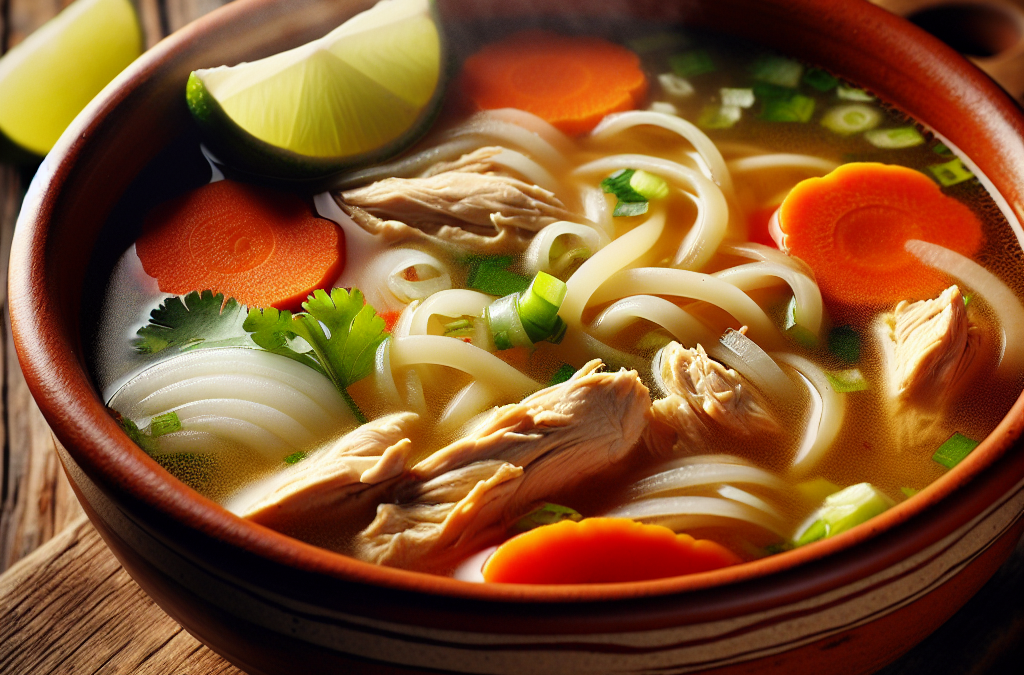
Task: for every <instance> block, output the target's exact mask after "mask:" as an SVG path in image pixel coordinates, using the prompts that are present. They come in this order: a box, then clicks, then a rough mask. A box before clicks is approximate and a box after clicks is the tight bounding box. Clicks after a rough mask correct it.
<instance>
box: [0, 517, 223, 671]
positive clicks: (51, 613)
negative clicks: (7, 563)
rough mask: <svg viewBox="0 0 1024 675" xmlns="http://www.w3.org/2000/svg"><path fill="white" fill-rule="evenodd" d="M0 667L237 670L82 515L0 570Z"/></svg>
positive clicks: (22, 669)
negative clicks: (142, 583) (168, 608)
mask: <svg viewBox="0 0 1024 675" xmlns="http://www.w3.org/2000/svg"><path fill="white" fill-rule="evenodd" d="M0 673H4V674H5V675H8V674H10V675H13V674H15V673H32V674H33V675H49V674H51V673H52V674H56V673H78V674H80V675H101V674H102V675H115V674H117V675H124V674H126V673H136V674H138V675H241V671H239V670H238V669H237V668H235V667H233V666H231V665H230V664H228V663H227V662H225V661H224V660H223V659H221V658H220V657H219V656H217V655H216V654H214V653H213V652H211V651H210V650H209V649H207V648H206V647H204V646H203V645H201V644H200V643H199V642H197V641H196V640H195V638H193V637H192V636H190V635H189V634H188V633H186V632H185V631H183V630H182V629H181V627H180V626H178V625H177V624H176V623H175V622H174V621H173V620H172V619H171V618H170V617H168V616H167V615H166V614H164V613H163V612H162V611H160V609H159V608H158V607H157V606H156V605H155V604H154V603H153V601H152V600H150V599H149V597H148V596H147V595H146V594H145V593H143V592H142V589H140V588H139V587H138V586H137V585H136V584H135V582H134V581H132V580H131V578H130V577H129V576H128V574H127V573H126V572H125V571H124V570H123V569H122V568H121V566H120V565H119V564H118V562H117V560H116V559H115V558H114V556H113V555H112V554H111V553H110V551H109V550H108V549H107V547H106V545H105V544H104V543H103V541H102V540H101V539H100V537H99V535H98V534H97V533H96V530H95V529H93V527H92V525H90V524H89V522H88V521H87V520H86V519H85V518H84V517H82V518H80V519H78V520H76V521H75V522H74V523H73V524H72V525H71V526H70V527H68V528H67V529H65V530H64V531H63V532H62V533H61V534H60V535H58V536H57V537H55V538H53V539H52V540H50V541H49V542H48V543H47V544H45V545H44V546H43V547H42V548H40V549H39V550H38V551H36V552H35V553H34V554H33V555H31V556H29V557H28V558H25V559H24V560H22V561H21V562H19V563H18V564H16V565H15V566H14V567H12V568H11V569H10V570H8V571H7V572H6V573H5V574H3V575H0Z"/></svg>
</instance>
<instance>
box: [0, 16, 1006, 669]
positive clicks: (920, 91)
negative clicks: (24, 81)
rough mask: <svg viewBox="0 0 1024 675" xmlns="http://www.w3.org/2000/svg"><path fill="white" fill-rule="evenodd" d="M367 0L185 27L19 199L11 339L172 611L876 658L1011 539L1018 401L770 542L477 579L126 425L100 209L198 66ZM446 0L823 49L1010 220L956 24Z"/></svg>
mask: <svg viewBox="0 0 1024 675" xmlns="http://www.w3.org/2000/svg"><path fill="white" fill-rule="evenodd" d="M367 4H368V3H366V2H356V1H349V0H335V1H327V0H324V1H317V0H287V1H285V0H280V1H279V0H238V1H237V2H234V3H232V4H230V5H227V6H225V7H224V8H222V9H220V10H218V11H216V12H214V13H212V14H210V15H209V16H207V17H206V18H204V19H202V20H200V21H198V22H196V23H194V24H192V25H190V26H188V27H186V28H185V29H183V30H182V31H180V32H178V33H177V34H175V35H173V36H172V37H170V38H168V39H167V40H165V41H163V42H162V43H160V44H159V45H158V46H157V47H155V48H154V49H153V50H151V51H150V52H148V53H147V54H145V55H144V56H143V57H142V58H141V59H140V60H139V61H137V62H136V63H135V64H134V65H132V66H131V67H130V68H129V69H128V70H127V71H126V72H125V73H123V74H122V75H121V76H120V77H118V79H117V80H115V81H114V82H113V83H112V84H111V85H110V86H109V87H107V88H106V89H105V90H104V91H103V93H102V94H101V95H100V96H99V97H98V98H97V99H96V100H95V101H93V102H92V104H91V105H90V106H89V107H88V108H87V109H86V110H85V112H83V114H82V115H80V116H79V117H78V119H77V120H75V122H74V124H73V125H72V127H71V128H70V129H69V130H68V131H67V133H65V134H64V136H63V137H62V138H61V140H60V142H59V143H58V144H57V147H56V148H55V149H54V150H53V151H52V152H51V153H50V155H49V156H48V157H47V158H46V161H45V162H44V163H43V165H42V167H41V168H40V170H39V174H38V175H37V177H36V179H35V180H34V182H33V183H32V186H31V189H30V190H29V193H28V195H27V196H26V198H25V202H24V207H23V210H22V213H21V218H20V220H19V222H18V226H17V233H16V238H15V242H14V249H13V254H12V261H11V279H10V299H11V300H10V301H11V314H12V322H13V334H14V339H15V344H16V347H17V350H18V355H19V357H20V359H21V363H22V366H23V368H24V370H25V375H26V378H27V380H28V383H29V386H30V387H31V389H32V392H33V394H34V395H35V397H36V399H37V401H38V402H39V406H40V408H41V409H42V411H43V413H44V414H45V415H46V418H47V420H48V421H49V423H50V425H51V426H52V428H53V431H54V434H55V435H56V437H57V439H58V440H59V442H60V445H61V446H62V450H61V451H60V457H61V460H62V462H63V463H64V466H65V468H66V470H67V473H68V476H69V477H70V479H71V482H72V484H73V485H74V487H75V490H76V492H77V494H78V496H79V498H80V499H81V501H82V503H83V505H84V507H85V509H86V511H87V512H88V514H89V516H90V518H91V519H92V521H93V523H94V524H95V526H96V528H97V529H98V530H99V531H100V533H101V534H102V535H103V537H104V539H105V540H106V542H107V543H108V545H109V546H110V548H111V549H112V550H113V551H114V553H115V554H116V555H117V557H118V559H119V560H120V561H121V563H122V564H123V565H124V567H125V568H126V569H127V570H128V571H129V573H130V574H131V575H132V576H133V577H134V578H135V579H136V580H137V581H138V583H139V584H140V585H141V586H142V587H143V588H144V589H145V590H146V592H148V593H149V594H150V595H151V596H152V597H153V598H154V599H155V600H156V601H157V603H158V604H159V605H160V606H161V607H162V608H163V609H164V610H166V611H167V613H168V614H170V615H171V616H172V617H173V618H174V619H175V620H177V621H178V622H180V623H181V624H182V625H183V626H184V627H185V628H186V629H187V630H188V631H189V632H190V633H192V634H193V635H195V636H196V637H197V638H199V639H200V640H201V641H203V642H204V643H206V644H208V645H209V646H210V647H211V648H213V649H214V650H215V651H217V652H219V653H220V654H222V655H223V656H225V657H226V658H227V659H228V660H230V661H231V662H233V663H235V664H236V665H238V666H239V667H241V668H243V669H244V670H246V671H247V672H249V673H253V674H258V673H259V674H268V675H269V674H272V673H273V674H282V673H308V672H375V673H405V672H427V671H429V672H438V671H442V672H469V673H509V674H511V673H515V674H517V675H518V674H520V673H535V674H536V673H568V672H572V673H612V672H614V673H655V672H659V673H685V672H696V671H714V672H729V673H748V672H757V673H759V674H760V675H767V674H769V673H789V674H792V673H802V672H807V673H818V672H830V673H861V672H868V671H871V670H873V669H875V668H878V667H880V666H882V665H883V664H885V663H887V662H889V661H891V660H893V659H894V658H896V657H897V656H898V655H899V654H901V653H903V652H904V651H906V650H907V649H909V648H910V647H911V646H912V645H913V644H915V643H916V642H917V641H919V640H921V639H922V638H923V637H924V636H925V635H927V634H928V633H929V632H931V631H932V630H934V629H935V628H936V627H937V626H939V625H940V624H941V623H942V622H943V621H944V620H945V619H946V618H948V617H949V616H950V615H952V614H953V612H954V611H955V610H956V609H957V608H958V607H960V606H961V605H962V604H963V603H964V602H965V601H966V600H967V599H968V598H969V597H970V596H971V595H972V594H973V593H974V592H975V591H976V590H977V589H978V588H979V587H980V586H981V585H982V584H983V583H984V581H985V580H986V579H987V578H988V577H989V576H990V575H991V574H992V573H993V572H994V571H995V570H996V569H997V568H998V566H999V565H1000V564H1001V563H1002V561H1004V560H1005V559H1006V558H1007V556H1008V555H1009V552H1010V550H1011V548H1012V546H1013V544H1014V543H1015V542H1016V541H1017V539H1018V538H1019V537H1020V535H1021V532H1022V529H1024V521H1022V520H1021V514H1022V511H1024V449H1022V447H1021V445H1020V442H1019V438H1020V435H1021V431H1022V424H1024V400H1018V401H1017V402H1016V404H1015V405H1014V406H1013V409H1012V410H1011V412H1010V414H1009V415H1008V416H1007V417H1006V418H1005V419H1004V420H1003V421H1002V423H1001V424H1000V425H999V426H998V428H996V430H995V431H994V432H993V433H992V434H991V435H990V436H989V437H988V438H987V439H985V440H984V441H983V442H982V444H981V445H980V446H979V447H978V448H977V450H976V451H975V452H974V453H972V454H971V455H970V456H969V457H968V458H967V459H966V460H965V461H964V462H963V463H962V464H961V465H960V466H958V467H957V469H956V470H955V471H951V472H949V473H948V474H946V475H945V476H944V477H942V478H941V479H939V480H938V481H936V482H935V483H933V484H932V485H930V486H929V487H928V488H926V489H925V490H923V491H922V492H921V493H920V494H918V495H917V496H915V497H914V498H912V499H910V500H908V501H906V502H904V503H902V504H900V505H899V506H897V507H895V508H893V509H891V510H890V511H888V512H886V513H885V514H883V515H881V516H879V517H877V518H875V519H873V520H871V521H870V522H868V523H866V524H865V525H862V526H860V527H857V528H854V529H852V530H850V531H848V532H846V533H843V534H841V535H839V536H836V537H834V538H832V539H828V540H825V541H822V542H819V543H815V544H812V545H809V546H806V547H804V548H800V549H797V550H794V551H791V552H788V553H784V554H780V555H776V556H773V557H770V558H766V559H763V560H760V561H758V562H753V563H747V564H743V565H739V566H736V567H733V568H727V569H723V570H719V571H716V572H711V573H705V574H698V575H692V576H688V577H679V578H670V579H662V580H658V581H650V582H644V583H630V584H609V585H592V586H553V587H526V586H522V587H519V586H505V585H474V584H467V583H463V582H459V581H456V580H453V579H449V578H442V577H436V576H428V575H423V574H418V573H413V572H406V571H401V570H394V569H387V568H381V567H375V566H372V565H368V564H365V563H361V562H358V561H356V560H352V559H349V558H346V557H344V556H341V555H337V554H334V553H330V552H328V551H325V550H321V549H317V548H315V547H312V546H309V545H306V544H303V543H301V542H298V541H295V540H292V539H289V538H287V537H285V536H282V535H280V534H277V533H275V532H273V531H270V530H267V529H264V528H262V527H260V526H258V525H254V524H251V523H249V522H246V521H243V520H240V519H238V518H236V517H234V516H232V515H231V514H229V513H228V512H226V511H224V510H223V509H221V508H220V507H219V506H217V505H216V504H214V503H213V502H211V501H209V500H207V499H204V498H203V497H201V496H199V495H198V494H196V493H195V492H193V491H192V490H190V489H188V488H186V487H185V486H184V485H182V484H180V483H178V482H177V481H176V480H175V479H173V478H171V477H170V476H169V475H168V474H167V473H165V472H164V471H163V470H162V469H161V468H160V467H159V466H158V465H157V464H156V463H155V462H153V461H152V460H151V459H150V458H149V457H148V456H146V455H145V454H144V453H142V452H141V451H140V450H139V449H138V448H136V447H135V446H134V445H133V444H132V443H131V442H130V441H129V440H128V438H127V437H126V436H124V435H123V434H122V433H121V431H120V429H119V428H118V426H117V424H116V423H115V422H114V421H113V420H112V419H111V418H110V417H109V416H108V415H107V413H106V412H105V410H104V406H103V401H102V400H101V399H100V397H99V395H98V393H97V389H96V387H95V386H94V383H93V382H92V381H91V380H90V378H89V376H88V374H87V369H86V365H85V363H84V358H85V356H84V355H85V354H86V349H85V348H84V345H85V344H87V341H86V340H85V339H84V338H83V336H84V335H87V334H88V330H89V325H90V324H89V319H90V318H91V314H90V312H89V311H87V309H84V308H86V307H87V306H88V300H89V298H88V297H85V295H86V292H85V291H84V290H83V289H85V288H87V284H86V279H87V276H88V272H89V269H90V264H94V263H91V261H93V260H94V257H95V256H94V253H96V252H99V254H102V252H103V251H104V250H105V248H110V247H111V245H112V244H111V242H110V241H108V240H107V239H106V237H105V235H104V236H101V230H102V228H103V226H104V223H106V222H107V221H108V219H109V218H111V217H112V212H113V211H114V209H115V205H117V204H119V203H120V202H121V200H122V196H123V195H124V194H126V192H129V193H130V191H131V189H133V188H132V186H133V185H139V184H140V183H138V182H137V181H142V180H143V179H144V177H145V174H146V171H148V170H149V169H148V168H147V167H149V166H151V164H152V163H153V161H154V159H155V158H158V157H160V158H165V159H166V158H168V157H171V158H173V156H174V149H175V148H176V147H179V146H180V145H181V144H182V142H191V141H192V140H194V134H195V131H194V130H193V128H192V125H191V122H190V120H189V115H188V111H187V110H186V107H185V103H184V96H183V93H184V84H185V81H186V79H187V77H188V74H189V72H190V71H191V70H192V69H195V68H199V67H206V66H210V65H214V64H221V63H228V64H232V63H237V62H239V61H242V60H251V59H253V58H257V57H262V56H265V55H268V54H271V53H273V52H276V51H279V50H281V49H284V48H287V47H291V46H294V45H296V44H299V43H302V42H305V41H307V40H310V39H312V38H315V37H318V36H319V35H321V34H323V33H324V32H326V31H327V30H328V29H329V28H330V27H332V26H334V25H337V24H338V23H340V22H341V21H342V20H344V19H345V18H347V17H348V16H350V15H352V14H354V13H355V12H356V11H359V10H361V9H363V8H365V6H366V5H367ZM440 4H441V5H442V9H443V10H444V11H446V12H454V13H460V14H462V15H467V16H468V15H481V14H484V13H492V14H496V15H499V16H504V15H516V14H521V13H526V12H530V11H542V12H551V13H567V12H575V13H584V14H593V15H603V16H613V17H614V16H617V15H638V14H639V15H641V16H649V17H656V18H668V19H673V20H682V19H685V20H687V21H689V22H692V23H693V24H694V25H701V26H709V27H714V28H717V29H719V30H724V31H726V32H731V33H734V34H737V35H740V36H743V37H746V38H749V39H753V40H755V41H759V42H761V43H763V44H765V45H766V46H768V47H772V48H775V49H778V50H780V51H783V52H786V53H789V54H791V55H793V56H795V57H797V58H800V59H803V60H805V61H807V62H809V63H813V64H819V65H822V66H824V67H827V68H828V69H830V70H832V71H834V72H836V73H839V74H842V75H844V76H846V77H847V78H849V79H850V80H852V81H854V82H857V83H859V84H861V85H863V86H865V87H867V88H868V89H870V90H871V91H873V92H875V93H876V94H877V95H878V96H879V97H880V98H881V99H883V100H884V101H887V102H890V103H892V104H894V105H895V106H897V107H898V108H900V109H902V110H904V111H906V112H907V113H909V114H910V115H912V116H913V117H915V118H916V119H918V120H920V121H921V122H922V123H923V124H924V125H926V126H927V127H929V128H931V129H934V130H935V131H936V133H937V134H939V135H940V137H941V138H943V139H944V140H945V142H947V144H948V145H950V146H953V147H956V148H959V149H960V150H961V151H962V152H963V153H964V154H965V155H966V156H967V157H969V158H970V159H971V162H972V165H971V168H972V169H973V170H974V171H975V172H976V173H977V174H978V175H979V176H982V177H983V179H984V180H986V181H987V182H988V184H989V186H990V188H992V190H993V193H994V194H995V195H996V199H997V201H998V202H999V205H1000V206H1001V207H1002V208H1003V210H1004V211H1005V213H1006V216H1007V218H1009V219H1010V221H1011V223H1013V225H1014V227H1015V228H1016V232H1017V233H1018V235H1021V229H1020V225H1019V223H1020V221H1021V219H1022V217H1024V141H1022V138H1024V115H1022V113H1021V110H1020V109H1019V108H1017V107H1016V106H1015V105H1014V103H1013V102H1012V101H1011V99H1010V98H1009V97H1007V96H1006V95H1005V94H1004V93H1003V92H1002V91H1001V90H1000V89H998V88H997V87H996V86H995V85H994V84H993V83H992V82H991V81H990V80H989V79H987V78H986V77H985V76H984V75H982V74H981V73H980V72H979V71H977V70H976V69H974V68H973V67H972V66H971V65H969V64H968V63H967V62H966V61H964V60H963V59H962V58H960V57H959V56H958V55H957V54H956V53H954V52H953V51H952V50H950V49H949V48H947V47H945V46H944V45H943V44H942V43H940V42H938V41H937V40H935V39H934V38H931V37H930V36H928V35H927V34H925V33H923V32H921V31H919V30H917V29H915V28H913V27H912V26H910V25H909V24H906V23H905V22H903V21H901V20H900V19H898V18H896V17H894V16H892V15H890V14H888V13H886V12H884V11H882V10H880V9H878V8H876V7H874V6H872V5H869V4H867V3H864V2H859V1H857V0H848V1H832V2H827V3H826V2H821V1H820V0H713V1H711V2H706V3H701V2H696V1H692V0H679V1H672V0H657V1H656V0H608V1H603V0H602V1H598V2H584V1H583V0H579V1H578V2H568V1H567V2H546V3H536V2H520V1H519V0H501V2H468V1H465V2H463V1H458V0H453V1H445V0H441V3H440ZM161 161H163V160H161ZM167 161H172V160H167ZM183 170H185V169H184V168H183Z"/></svg>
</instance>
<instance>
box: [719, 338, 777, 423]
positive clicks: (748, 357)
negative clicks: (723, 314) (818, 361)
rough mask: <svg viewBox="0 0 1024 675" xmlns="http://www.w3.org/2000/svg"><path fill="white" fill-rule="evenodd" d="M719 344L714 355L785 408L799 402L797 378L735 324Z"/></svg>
mask: <svg viewBox="0 0 1024 675" xmlns="http://www.w3.org/2000/svg"><path fill="white" fill-rule="evenodd" d="M718 344H719V346H720V347H721V349H715V350H714V351H713V352H710V353H711V355H712V356H714V357H715V358H718V359H719V360H720V361H722V362H723V363H725V364H726V365H727V366H729V367H731V368H733V369H734V370H736V371H737V372H739V373H740V374H741V375H743V376H744V377H745V378H747V380H749V381H750V382H751V383H752V384H753V385H754V386H755V387H757V388H758V389H760V390H761V393H763V394H764V395H765V396H767V397H768V398H769V400H772V401H774V402H775V403H776V404H777V405H779V406H781V407H782V408H790V407H792V406H793V405H794V404H795V403H796V400H795V399H796V396H795V394H796V392H795V390H794V388H793V381H792V380H791V379H790V378H789V377H788V376H787V375H786V374H785V373H784V372H782V368H779V366H778V364H776V363H775V361H774V360H772V357H770V356H769V355H768V354H767V353H766V352H765V351H764V350H763V349H761V347H760V345H758V344H757V343H756V342H754V341H753V340H751V339H750V338H748V337H747V336H745V335H743V333H740V332H739V331H737V330H732V329H731V328H730V329H729V330H727V331H725V334H724V335H722V337H721V339H720V340H719V341H718Z"/></svg>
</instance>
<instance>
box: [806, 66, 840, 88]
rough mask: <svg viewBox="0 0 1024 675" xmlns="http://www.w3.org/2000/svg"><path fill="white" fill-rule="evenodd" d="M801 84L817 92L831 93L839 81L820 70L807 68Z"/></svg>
mask: <svg viewBox="0 0 1024 675" xmlns="http://www.w3.org/2000/svg"><path fill="white" fill-rule="evenodd" d="M802 82H803V83H804V84H806V85H808V86H809V87H813V88H814V89H817V90H818V91H831V90H832V89H835V88H836V86H837V85H838V84H839V79H838V78H836V77H833V76H832V75H829V74H828V73H826V72H825V71H824V70H822V69H820V68H808V69H807V72H805V73H804V77H803V80H802Z"/></svg>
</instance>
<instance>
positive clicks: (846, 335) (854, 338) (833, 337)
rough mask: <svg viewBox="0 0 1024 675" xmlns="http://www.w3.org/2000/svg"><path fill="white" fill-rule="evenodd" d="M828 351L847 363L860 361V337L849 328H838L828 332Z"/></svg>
mask: <svg viewBox="0 0 1024 675" xmlns="http://www.w3.org/2000/svg"><path fill="white" fill-rule="evenodd" d="M828 350H829V351H830V352H832V353H833V354H835V355H836V356H838V357H839V358H841V359H842V360H843V361H846V362H847V363H857V362H858V361H860V335H858V334H857V331H855V330H853V328H850V327H849V326H838V327H836V328H833V329H832V330H830V331H829V332H828Z"/></svg>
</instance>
